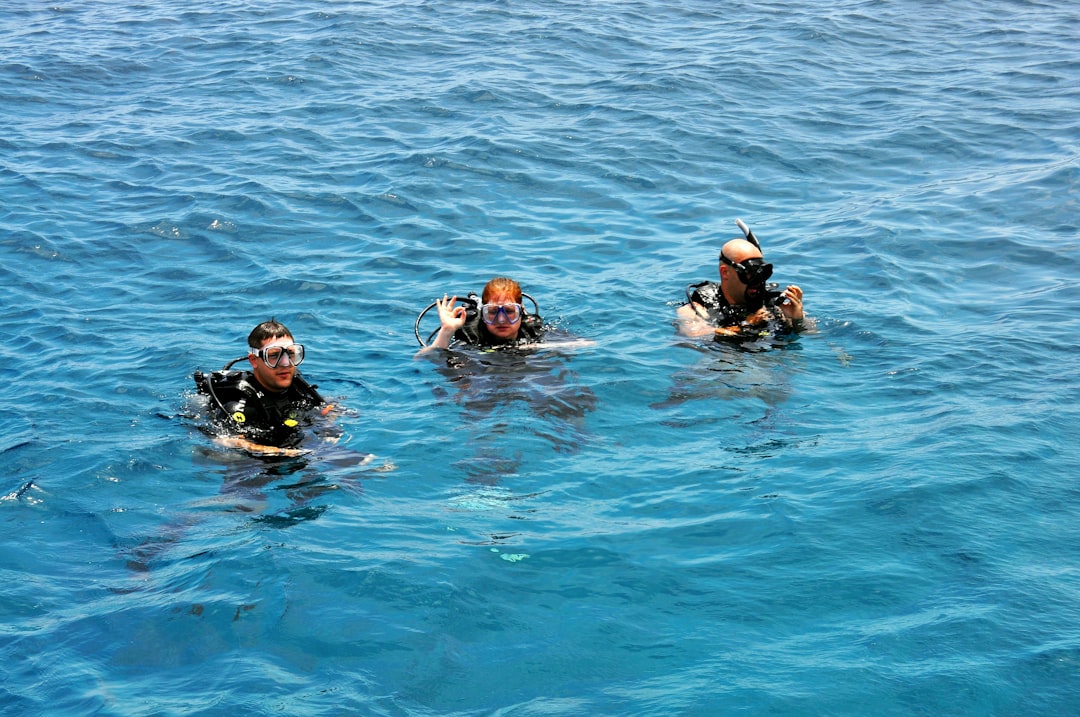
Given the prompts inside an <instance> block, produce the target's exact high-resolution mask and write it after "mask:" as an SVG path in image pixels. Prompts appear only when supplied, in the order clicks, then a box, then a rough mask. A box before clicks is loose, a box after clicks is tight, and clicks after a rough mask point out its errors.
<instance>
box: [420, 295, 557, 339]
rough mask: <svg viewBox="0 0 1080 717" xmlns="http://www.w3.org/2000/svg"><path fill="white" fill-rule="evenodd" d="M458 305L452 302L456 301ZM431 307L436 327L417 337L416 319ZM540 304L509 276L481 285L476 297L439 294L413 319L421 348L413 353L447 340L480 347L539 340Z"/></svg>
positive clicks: (540, 325)
mask: <svg viewBox="0 0 1080 717" xmlns="http://www.w3.org/2000/svg"><path fill="white" fill-rule="evenodd" d="M523 299H528V300H529V301H531V302H532V305H533V313H531V314H530V313H527V312H526V311H525V306H524V304H523V303H522V300H523ZM459 301H460V302H461V305H456V304H457V303H458V302H459ZM433 307H435V308H438V310H439V329H438V331H436V332H433V333H432V334H431V335H429V336H428V340H427V342H425V341H424V339H422V338H421V337H420V321H421V319H423V318H424V314H426V313H427V312H428V311H430V310H431V309H432V308H433ZM544 331H545V329H544V321H543V319H541V318H540V306H539V305H538V304H537V303H536V300H535V299H533V298H532V297H531V296H529V295H528V294H523V293H522V291H521V286H519V285H518V283H517V282H516V281H514V280H513V279H507V278H506V277H497V278H495V279H492V280H491V281H489V282H488V283H487V284H486V285H485V286H484V292H483V294H482V295H481V296H480V297H477V296H476V294H473V293H470V294H469V295H468V296H467V297H465V298H464V299H459V298H458V297H456V296H447V295H445V294H444V295H443V298H441V299H436V301H435V303H433V304H430V305H429V306H428V307H427V308H426V309H424V310H423V311H422V312H421V313H420V316H418V317H417V319H416V327H415V332H416V340H417V341H419V342H420V346H421V347H422V348H421V349H420V351H419V352H417V354H416V355H417V356H421V355H423V354H426V353H428V352H430V351H432V350H434V349H446V348H449V347H450V345H451V343H454V342H457V343H464V344H470V345H473V346H478V347H481V348H487V349H490V348H502V347H516V346H522V345H524V344H529V343H534V342H536V341H539V340H540V338H541V336H542V335H543V334H544Z"/></svg>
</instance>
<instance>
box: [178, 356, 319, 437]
mask: <svg viewBox="0 0 1080 717" xmlns="http://www.w3.org/2000/svg"><path fill="white" fill-rule="evenodd" d="M195 382H196V385H197V386H198V388H199V391H200V392H201V393H206V394H208V395H209V396H210V409H211V411H212V413H213V422H214V424H215V425H216V426H219V427H221V428H224V429H225V430H226V431H228V432H229V433H233V434H238V435H242V436H243V437H244V438H247V439H248V440H250V441H254V442H255V443H260V444H263V445H268V446H277V447H279V448H280V447H294V446H296V445H297V444H299V442H300V439H301V437H302V430H301V429H302V425H303V424H305V423H307V422H309V421H307V420H305V419H307V418H308V414H309V413H310V412H311V410H312V409H313V408H315V407H316V406H320V405H322V404H324V403H325V401H324V400H323V397H322V396H320V395H319V393H318V391H316V390H315V387H314V386H312V385H310V384H309V383H308V382H307V381H305V380H304V379H303V378H302V377H301V376H300V374H299V373H297V374H296V375H295V376H294V377H293V382H292V384H291V385H290V386H289V388H287V389H285V390H284V391H281V392H278V393H274V392H272V391H267V390H266V389H264V388H263V387H262V386H261V385H260V384H259V382H258V381H257V380H256V379H255V376H254V374H253V373H252V372H251V371H215V372H214V373H212V374H209V375H205V376H204V375H203V374H201V373H200V374H196V377H195Z"/></svg>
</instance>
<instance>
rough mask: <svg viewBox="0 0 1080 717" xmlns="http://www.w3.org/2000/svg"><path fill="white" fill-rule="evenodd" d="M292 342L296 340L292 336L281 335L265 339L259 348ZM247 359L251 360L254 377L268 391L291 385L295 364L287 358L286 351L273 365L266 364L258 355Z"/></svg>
mask: <svg viewBox="0 0 1080 717" xmlns="http://www.w3.org/2000/svg"><path fill="white" fill-rule="evenodd" d="M294 343H296V342H295V341H293V337H292V336H282V337H279V338H276V339H267V340H266V341H264V342H263V344H262V346H260V347H259V348H261V349H264V348H266V347H267V346H291V345H292V344H294ZM248 361H250V362H251V367H252V371H253V373H254V374H255V379H256V380H257V381H258V382H259V383H260V384H262V386H263V388H265V389H267V390H269V391H274V392H278V391H284V390H285V389H287V388H288V387H289V386H291V385H292V382H293V377H294V376H296V366H294V365H293V362H292V361H290V360H289V354H288V352H286V353H285V354H284V355H283V356H282V357H281V360H280V361H279V362H278V365H277V366H274V367H270V366H267V365H266V361H264V360H263V359H261V358H259V357H258V356H248Z"/></svg>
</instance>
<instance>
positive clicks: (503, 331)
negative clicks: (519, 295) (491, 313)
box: [484, 294, 521, 341]
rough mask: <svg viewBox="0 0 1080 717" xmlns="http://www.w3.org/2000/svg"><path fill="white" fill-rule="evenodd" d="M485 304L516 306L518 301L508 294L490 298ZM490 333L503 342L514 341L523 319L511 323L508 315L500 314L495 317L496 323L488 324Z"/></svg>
mask: <svg viewBox="0 0 1080 717" xmlns="http://www.w3.org/2000/svg"><path fill="white" fill-rule="evenodd" d="M484 303H485V304H515V303H518V299H516V298H515V297H513V296H509V295H508V294H495V295H494V296H492V297H490V298H489V299H488V300H487V301H485V302H484ZM486 326H487V330H488V333H490V334H491V335H492V336H496V337H498V338H500V339H502V340H503V341H512V340H513V339H516V338H517V335H518V330H519V329H521V319H520V318H518V320H517V321H514V322H511V321H510V320H509V319H508V318H507V317H506V314H505V313H503V312H499V313H498V315H497V316H496V317H495V323H492V324H486Z"/></svg>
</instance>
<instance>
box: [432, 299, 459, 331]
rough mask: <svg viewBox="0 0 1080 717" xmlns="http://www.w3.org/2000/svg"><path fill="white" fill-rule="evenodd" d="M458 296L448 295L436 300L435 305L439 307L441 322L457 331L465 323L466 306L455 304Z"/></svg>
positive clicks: (447, 328)
mask: <svg viewBox="0 0 1080 717" xmlns="http://www.w3.org/2000/svg"><path fill="white" fill-rule="evenodd" d="M456 301H457V297H456V296H447V295H446V294H443V298H441V299H436V300H435V306H436V307H438V309H439V323H440V324H442V327H443V328H444V329H446V330H448V331H450V332H454V331H457V330H458V329H460V328H461V327H462V326H464V325H465V307H464V306H454V302H456Z"/></svg>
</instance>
